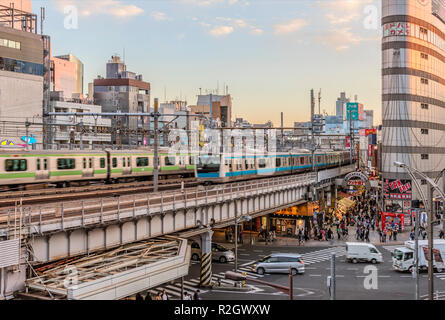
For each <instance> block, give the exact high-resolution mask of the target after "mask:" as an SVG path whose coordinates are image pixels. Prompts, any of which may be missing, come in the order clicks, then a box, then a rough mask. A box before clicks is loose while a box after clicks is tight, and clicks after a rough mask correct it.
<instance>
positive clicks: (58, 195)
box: [0, 178, 199, 208]
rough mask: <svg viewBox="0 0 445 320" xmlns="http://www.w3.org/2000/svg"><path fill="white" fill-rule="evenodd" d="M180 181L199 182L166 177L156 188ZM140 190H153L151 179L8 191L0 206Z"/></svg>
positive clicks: (190, 184) (1, 196)
mask: <svg viewBox="0 0 445 320" xmlns="http://www.w3.org/2000/svg"><path fill="white" fill-rule="evenodd" d="M182 182H184V187H194V186H197V185H198V184H199V182H198V180H197V179H196V178H186V179H166V180H160V181H159V185H158V190H159V191H163V190H170V189H175V188H180V187H181V183H182ZM142 192H153V181H145V182H140V181H139V182H131V183H119V184H100V185H99V184H98V185H89V186H83V187H69V188H61V189H39V190H27V191H20V192H8V193H7V194H6V193H5V194H0V208H8V207H15V206H16V205H20V204H22V205H33V204H42V203H45V204H46V203H51V202H59V201H70V200H79V199H91V198H99V197H113V196H120V195H127V194H134V193H142Z"/></svg>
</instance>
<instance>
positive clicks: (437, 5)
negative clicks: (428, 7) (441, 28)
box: [432, 0, 445, 23]
mask: <svg viewBox="0 0 445 320" xmlns="http://www.w3.org/2000/svg"><path fill="white" fill-rule="evenodd" d="M432 9H433V15H435V16H436V17H438V18H439V19H440V20H441V21H442V22H443V23H445V0H433V1H432Z"/></svg>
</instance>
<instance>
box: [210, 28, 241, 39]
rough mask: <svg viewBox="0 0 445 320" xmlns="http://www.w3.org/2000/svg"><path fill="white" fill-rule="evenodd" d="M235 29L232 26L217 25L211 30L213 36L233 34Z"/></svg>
mask: <svg viewBox="0 0 445 320" xmlns="http://www.w3.org/2000/svg"><path fill="white" fill-rule="evenodd" d="M233 31H235V29H234V28H233V27H231V26H216V27H214V28H212V29H211V30H210V31H209V34H210V35H212V36H213V37H221V36H226V35H228V34H231V33H232V32H233Z"/></svg>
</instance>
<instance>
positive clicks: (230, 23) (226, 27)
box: [191, 17, 263, 37]
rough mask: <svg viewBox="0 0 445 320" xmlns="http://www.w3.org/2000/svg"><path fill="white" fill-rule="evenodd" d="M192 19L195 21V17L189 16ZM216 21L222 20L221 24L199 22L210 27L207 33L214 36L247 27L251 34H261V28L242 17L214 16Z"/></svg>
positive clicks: (207, 27)
mask: <svg viewBox="0 0 445 320" xmlns="http://www.w3.org/2000/svg"><path fill="white" fill-rule="evenodd" d="M191 19H192V20H193V21H197V20H198V19H197V18H191ZM215 20H216V21H218V22H217V23H219V22H224V23H223V25H218V24H217V25H215V24H210V23H207V22H203V21H200V22H199V24H200V25H201V26H202V27H204V28H206V29H210V30H209V31H208V33H209V34H210V35H212V36H214V37H220V36H225V35H228V34H230V33H233V32H235V31H236V30H239V29H248V30H249V33H250V34H252V35H261V34H263V30H262V29H261V28H258V27H256V26H254V25H251V24H249V23H248V22H246V21H244V20H242V19H235V18H229V17H216V18H215Z"/></svg>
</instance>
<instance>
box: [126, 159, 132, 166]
mask: <svg viewBox="0 0 445 320" xmlns="http://www.w3.org/2000/svg"><path fill="white" fill-rule="evenodd" d="M127 166H129V167H131V162H130V157H128V158H127Z"/></svg>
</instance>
